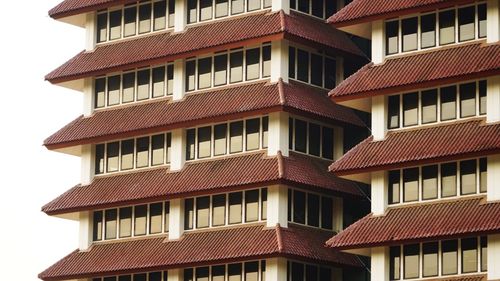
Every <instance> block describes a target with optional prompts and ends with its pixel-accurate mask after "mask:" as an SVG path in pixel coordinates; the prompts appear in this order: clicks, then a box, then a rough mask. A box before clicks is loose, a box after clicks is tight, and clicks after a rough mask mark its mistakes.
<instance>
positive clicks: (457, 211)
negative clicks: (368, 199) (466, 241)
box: [326, 197, 500, 249]
mask: <svg viewBox="0 0 500 281" xmlns="http://www.w3.org/2000/svg"><path fill="white" fill-rule="evenodd" d="M464 214H467V215H464ZM498 218H500V203H499V202H494V203H493V202H492V203H487V202H486V200H485V198H484V197H472V198H470V197H469V198H467V197H466V198H462V199H454V200H449V201H442V202H433V203H418V204H412V205H410V206H401V207H389V208H388V210H387V211H386V213H385V214H384V215H383V216H373V215H371V214H369V215H367V216H366V217H364V218H362V219H361V220H359V221H357V222H355V223H354V224H352V225H350V226H349V227H347V228H346V229H345V230H343V231H341V232H340V233H339V234H337V235H336V236H334V237H333V238H331V239H330V240H328V241H327V243H326V244H327V245H328V246H329V247H333V248H336V249H360V248H369V247H377V246H388V245H397V244H406V243H413V242H419V241H435V240H441V239H452V238H460V237H466V236H476V235H486V234H490V233H500V220H499V219H498Z"/></svg>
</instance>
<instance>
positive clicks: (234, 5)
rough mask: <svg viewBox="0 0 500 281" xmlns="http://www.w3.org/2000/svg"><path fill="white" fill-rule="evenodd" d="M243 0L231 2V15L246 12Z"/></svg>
mask: <svg viewBox="0 0 500 281" xmlns="http://www.w3.org/2000/svg"><path fill="white" fill-rule="evenodd" d="M243 3H244V1H243V0H231V14H232V15H235V14H240V13H243V12H244V10H245V5H244V4H243Z"/></svg>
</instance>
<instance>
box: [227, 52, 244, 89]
mask: <svg viewBox="0 0 500 281" xmlns="http://www.w3.org/2000/svg"><path fill="white" fill-rule="evenodd" d="M229 61H230V62H229V64H230V73H229V82H230V83H235V82H241V81H243V51H240V52H234V53H231V54H230V55H229Z"/></svg>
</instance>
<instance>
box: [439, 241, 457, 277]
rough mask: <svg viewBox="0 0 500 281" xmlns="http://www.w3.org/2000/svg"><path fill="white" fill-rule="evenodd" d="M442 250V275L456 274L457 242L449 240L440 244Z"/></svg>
mask: <svg viewBox="0 0 500 281" xmlns="http://www.w3.org/2000/svg"><path fill="white" fill-rule="evenodd" d="M441 248H442V252H443V253H442V269H441V271H442V274H443V275H450V274H457V273H458V264H457V261H458V241H457V240H449V241H443V242H442V243H441Z"/></svg>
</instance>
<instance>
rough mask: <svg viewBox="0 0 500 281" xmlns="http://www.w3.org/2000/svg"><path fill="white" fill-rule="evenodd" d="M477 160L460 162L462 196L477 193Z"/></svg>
mask: <svg viewBox="0 0 500 281" xmlns="http://www.w3.org/2000/svg"><path fill="white" fill-rule="evenodd" d="M476 186H477V184H476V160H467V161H462V162H460V190H461V194H473V193H476Z"/></svg>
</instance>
